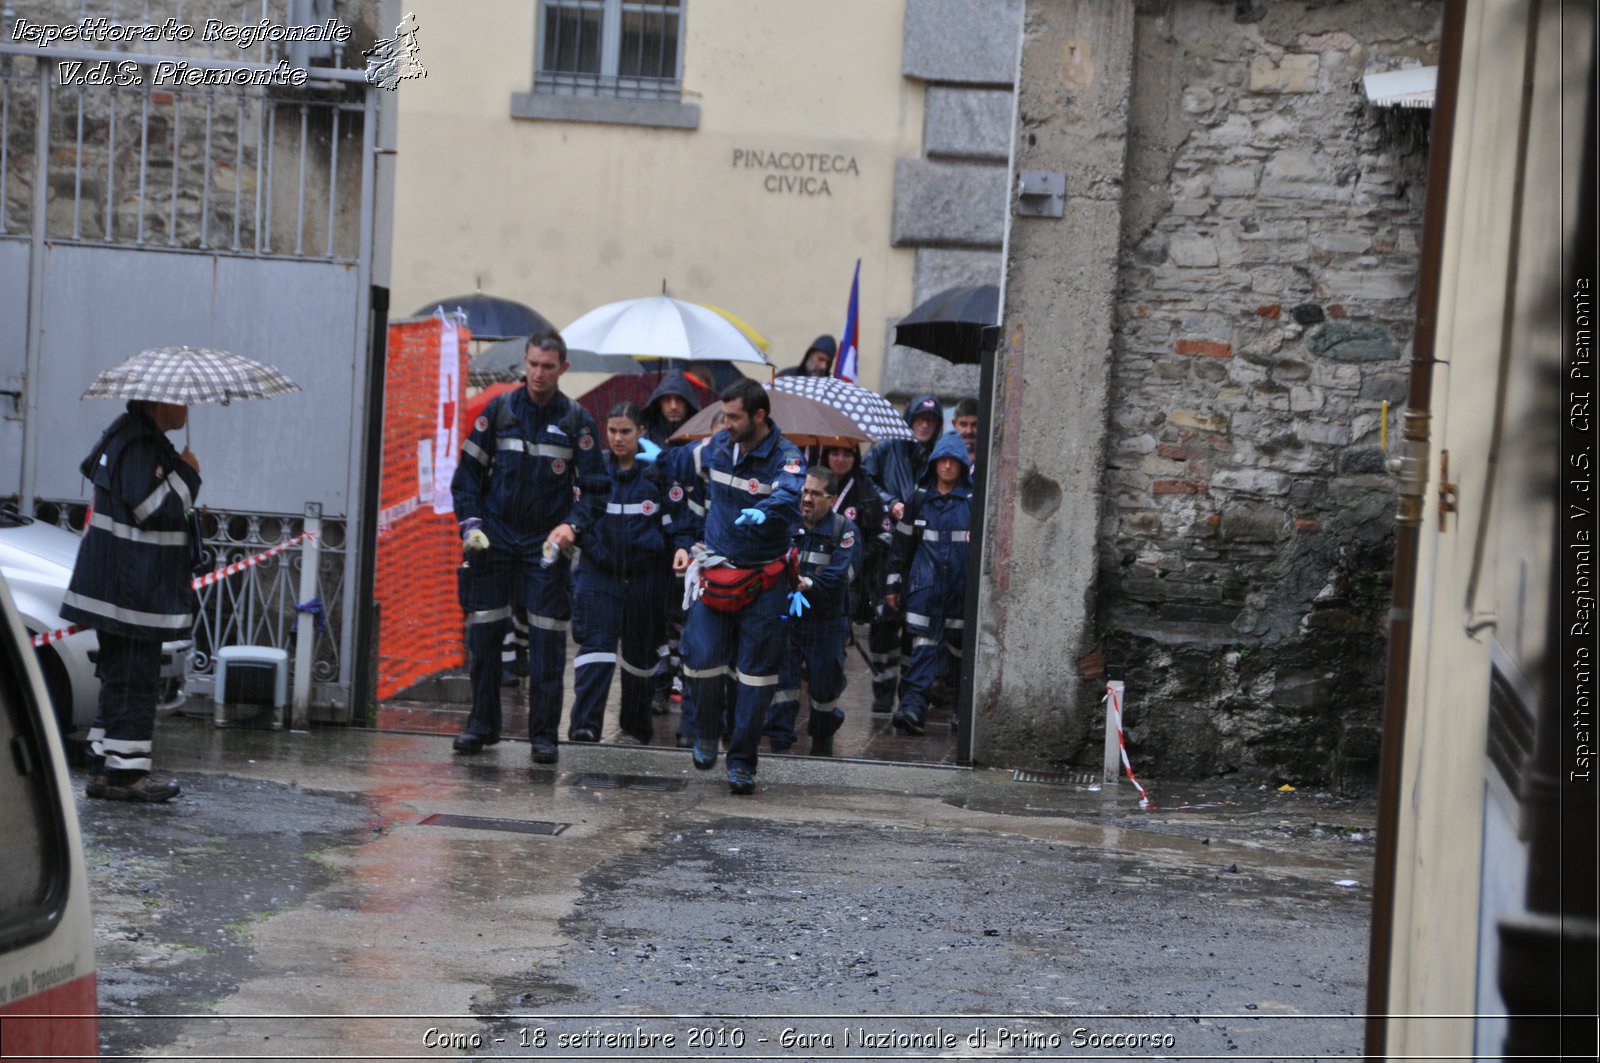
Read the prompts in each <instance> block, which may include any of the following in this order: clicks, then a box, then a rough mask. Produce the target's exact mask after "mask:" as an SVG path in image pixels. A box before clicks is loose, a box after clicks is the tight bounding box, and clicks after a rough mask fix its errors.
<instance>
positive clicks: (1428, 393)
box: [1364, 0, 1466, 1059]
mask: <svg viewBox="0 0 1600 1063" xmlns="http://www.w3.org/2000/svg"><path fill="white" fill-rule="evenodd" d="M1465 22H1466V0H1448V2H1447V3H1446V4H1445V9H1444V27H1443V31H1442V34H1441V39H1440V45H1439V82H1438V90H1437V92H1436V94H1435V98H1434V106H1433V126H1432V132H1431V135H1430V138H1429V141H1430V143H1429V151H1428V198H1427V203H1426V205H1425V206H1424V208H1423V215H1422V261H1421V265H1420V268H1419V271H1418V276H1417V326H1416V329H1415V331H1414V333H1413V336H1412V346H1411V381H1410V386H1409V389H1408V391H1407V394H1406V414H1405V427H1404V430H1403V433H1402V440H1401V445H1400V454H1399V457H1398V458H1397V459H1395V461H1394V463H1393V467H1394V468H1395V470H1396V471H1397V472H1398V473H1399V480H1400V485H1399V498H1398V500H1397V508H1396V512H1395V524H1396V531H1395V550H1394V590H1393V596H1394V597H1393V603H1392V605H1391V607H1390V610H1389V658H1388V665H1387V670H1386V673H1385V677H1384V698H1383V747H1382V754H1381V757H1380V760H1379V765H1378V844H1377V854H1376V865H1375V867H1374V882H1373V897H1372V934H1371V938H1370V943H1369V946H1368V950H1367V1022H1366V1038H1365V1040H1366V1047H1365V1049H1364V1054H1365V1055H1366V1056H1367V1057H1368V1058H1374V1059H1383V1058H1386V1048H1385V1043H1386V1040H1387V1033H1388V1011H1389V954H1390V949H1391V947H1392V944H1393V940H1394V907H1395V892H1394V888H1395V870H1396V865H1397V863H1398V858H1399V850H1398V846H1397V844H1396V843H1397V841H1398V838H1397V835H1398V833H1399V824H1400V782H1401V775H1402V766H1403V760H1404V758H1403V753H1404V740H1405V730H1406V702H1407V696H1408V694H1409V689H1408V687H1409V679H1410V668H1411V634H1412V630H1413V628H1412V606H1413V604H1414V602H1415V600H1416V583H1417V555H1418V550H1419V543H1420V540H1421V531H1422V514H1423V504H1424V500H1425V498H1426V496H1427V493H1428V468H1427V462H1428V442H1429V427H1430V423H1431V417H1432V414H1431V410H1430V407H1431V405H1432V402H1433V366H1434V362H1435V361H1436V359H1435V357H1434V343H1435V338H1436V337H1435V328H1436V325H1437V315H1438V310H1439V286H1440V272H1441V269H1442V259H1443V249H1444V223H1445V203H1446V201H1447V200H1448V198H1449V189H1450V152H1451V146H1452V136H1451V133H1452V129H1453V126H1454V124H1455V114H1456V93H1457V89H1458V83H1459V81H1460V76H1461V40H1462V34H1463V28H1464V25H1465Z"/></svg>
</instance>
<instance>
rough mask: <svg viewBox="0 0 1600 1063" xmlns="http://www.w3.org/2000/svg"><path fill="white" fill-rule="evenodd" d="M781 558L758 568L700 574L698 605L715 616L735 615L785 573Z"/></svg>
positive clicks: (719, 569) (784, 561)
mask: <svg viewBox="0 0 1600 1063" xmlns="http://www.w3.org/2000/svg"><path fill="white" fill-rule="evenodd" d="M788 568H789V562H788V561H787V559H785V558H781V557H780V558H778V560H776V561H773V562H770V563H769V564H766V565H763V566H761V567H760V568H734V567H733V566H731V565H718V566H717V567H716V568H708V569H706V570H705V571H703V572H701V573H700V579H701V588H700V601H701V602H703V603H705V605H706V606H708V607H709V608H712V609H715V610H716V611H717V612H719V613H737V612H738V611H739V610H741V609H743V608H744V607H745V606H747V605H749V604H750V603H751V602H753V601H755V600H756V599H757V598H759V597H761V595H762V594H763V593H764V592H766V591H769V590H771V589H772V588H773V586H774V585H776V584H777V582H778V580H780V579H782V578H783V577H784V574H785V573H786V572H787V571H788Z"/></svg>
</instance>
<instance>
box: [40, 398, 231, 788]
mask: <svg viewBox="0 0 1600 1063" xmlns="http://www.w3.org/2000/svg"><path fill="white" fill-rule="evenodd" d="M188 419H189V408H188V407H187V406H181V405H178V404H176V403H170V402H151V401H148V400H144V399H130V400H129V401H128V404H127V409H126V412H124V413H123V414H122V415H121V416H120V417H118V418H117V419H116V420H114V421H112V422H111V426H110V427H109V428H107V429H106V430H105V432H104V433H103V434H102V435H101V436H100V441H99V442H98V443H96V444H95V445H94V449H93V450H91V451H89V456H88V457H86V458H84V459H83V463H82V464H81V465H80V466H79V469H80V470H81V471H82V472H83V475H84V477H85V478H86V479H87V480H88V481H89V482H90V483H91V484H93V485H94V502H93V510H92V515H91V516H90V518H89V528H88V532H87V534H85V535H84V538H83V546H82V548H80V549H79V550H78V558H77V562H76V564H74V566H73V569H72V580H71V582H70V583H69V584H68V586H67V593H66V595H65V596H64V597H63V599H62V605H61V616H62V618H63V619H65V620H69V621H71V622H73V623H75V624H82V625H83V626H85V627H89V628H93V629H94V631H95V633H96V635H97V636H98V637H99V639H100V659H99V665H98V671H99V674H100V701H99V704H98V705H97V706H96V708H95V721H94V726H93V727H91V728H90V730H89V749H90V757H91V758H92V759H91V763H90V770H89V784H88V787H87V788H86V790H85V791H84V792H85V794H86V795H87V796H89V797H93V798H104V799H107V800H111V801H133V802H139V803H154V802H159V801H167V800H170V799H172V798H174V797H177V796H178V794H179V793H180V792H181V790H180V788H179V786H178V784H177V783H176V782H174V781H173V780H171V779H157V778H156V777H154V776H153V775H151V774H150V768H151V760H152V757H151V754H152V752H153V748H152V747H153V742H154V738H155V729H156V704H157V703H158V702H159V701H160V694H161V643H162V642H164V641H166V640H169V639H175V638H184V637H187V636H188V634H189V631H190V629H191V628H192V627H193V626H194V617H195V609H196V606H197V598H196V596H195V592H194V589H193V588H192V587H191V586H190V565H191V558H192V555H191V553H190V549H191V541H190V534H191V529H190V527H189V520H188V516H187V514H188V511H189V509H191V508H192V507H193V505H194V500H195V497H196V496H197V495H199V493H200V459H199V458H197V457H195V455H194V452H193V451H191V450H190V449H189V448H188V447H187V446H185V447H184V448H183V452H182V453H181V454H180V453H179V452H178V450H177V448H176V447H174V446H173V445H172V442H171V441H170V440H168V439H167V435H166V434H167V433H168V432H171V431H173V430H174V429H178V428H182V427H183V426H184V425H185V424H186V423H187V421H188Z"/></svg>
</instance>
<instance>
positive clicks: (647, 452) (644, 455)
mask: <svg viewBox="0 0 1600 1063" xmlns="http://www.w3.org/2000/svg"><path fill="white" fill-rule="evenodd" d="M660 456H661V448H660V447H659V446H657V445H656V444H655V443H652V442H651V441H650V440H648V439H644V438H640V440H639V453H637V454H635V455H634V458H635V460H638V461H642V462H644V463H645V464H646V465H649V464H650V463H651V462H653V461H655V460H656V459H657V458H659V457H660Z"/></svg>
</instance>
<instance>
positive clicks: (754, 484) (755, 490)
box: [745, 480, 761, 495]
mask: <svg viewBox="0 0 1600 1063" xmlns="http://www.w3.org/2000/svg"><path fill="white" fill-rule="evenodd" d="M745 487H746V488H747V489H748V490H749V491H750V493H751V494H753V495H754V494H760V493H761V481H760V480H751V481H750V482H749V483H747V484H745Z"/></svg>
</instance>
